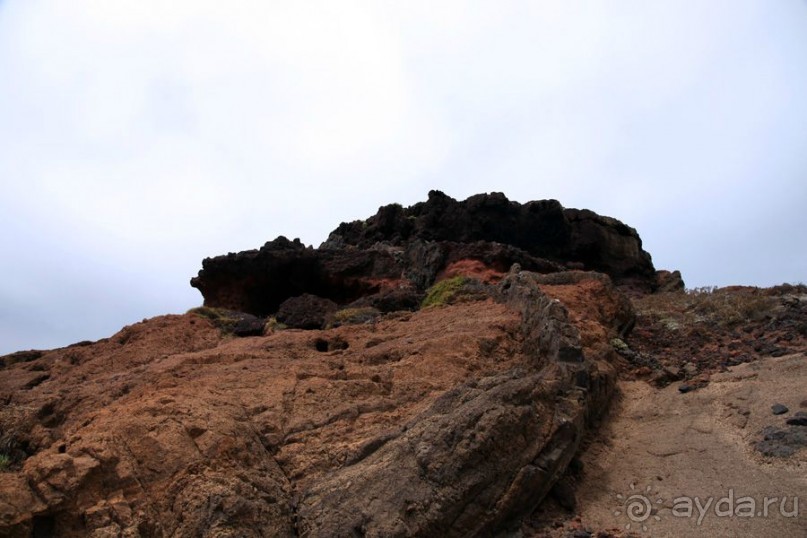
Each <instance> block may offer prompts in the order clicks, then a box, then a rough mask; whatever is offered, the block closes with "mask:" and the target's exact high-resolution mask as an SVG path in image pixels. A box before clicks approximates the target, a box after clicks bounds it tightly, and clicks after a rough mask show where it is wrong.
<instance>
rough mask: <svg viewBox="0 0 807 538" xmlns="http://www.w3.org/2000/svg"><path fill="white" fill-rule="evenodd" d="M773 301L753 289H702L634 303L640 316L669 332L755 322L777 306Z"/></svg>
mask: <svg viewBox="0 0 807 538" xmlns="http://www.w3.org/2000/svg"><path fill="white" fill-rule="evenodd" d="M777 304H778V302H777V299H776V298H774V297H771V296H770V295H767V294H765V293H764V292H763V290H759V289H756V288H740V289H738V288H715V287H712V286H705V287H702V288H694V289H690V290H687V291H686V293H658V294H652V295H648V296H646V297H643V298H641V299H638V300H637V301H635V305H636V307H637V311H638V312H639V314H640V315H650V316H654V317H656V318H657V319H659V320H660V321H661V323H662V324H663V325H664V326H666V327H667V328H668V329H670V330H677V329H679V328H680V327H682V326H692V325H693V324H698V323H714V324H717V325H721V326H727V327H730V326H735V325H738V324H741V323H745V322H749V321H758V320H760V319H763V318H764V317H765V316H766V315H769V314H770V313H771V312H772V311H773V309H774V308H775V307H776V306H777Z"/></svg>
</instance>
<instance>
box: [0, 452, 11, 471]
mask: <svg viewBox="0 0 807 538" xmlns="http://www.w3.org/2000/svg"><path fill="white" fill-rule="evenodd" d="M10 465H11V458H9V457H8V456H7V455H6V454H0V472H5V471H7V470H8V467H9V466H10Z"/></svg>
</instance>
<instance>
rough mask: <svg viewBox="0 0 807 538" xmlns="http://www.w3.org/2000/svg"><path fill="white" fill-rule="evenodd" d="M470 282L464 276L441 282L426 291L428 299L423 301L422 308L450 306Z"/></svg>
mask: <svg viewBox="0 0 807 538" xmlns="http://www.w3.org/2000/svg"><path fill="white" fill-rule="evenodd" d="M469 280H470V279H468V278H466V277H464V276H455V277H454V278H447V279H445V280H441V281H440V282H438V283H437V284H435V285H433V286H432V287H431V288H429V289H428V290H427V291H426V298H425V299H423V302H422V303H421V305H420V306H421V308H428V307H430V306H441V305H445V304H449V303H450V302H451V300H453V299H454V298H455V297H456V296H457V295H458V294H459V293H460V292H461V291H462V288H463V287H464V286H465V285H466V284H467V283H468V281H469Z"/></svg>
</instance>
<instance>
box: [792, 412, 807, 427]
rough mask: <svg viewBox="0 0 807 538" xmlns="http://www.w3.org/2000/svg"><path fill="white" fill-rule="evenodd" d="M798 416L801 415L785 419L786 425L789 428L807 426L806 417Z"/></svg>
mask: <svg viewBox="0 0 807 538" xmlns="http://www.w3.org/2000/svg"><path fill="white" fill-rule="evenodd" d="M799 415H801V413H799V414H797V415H796V416H795V417H792V418H789V419H787V423H788V424H790V425H791V426H807V416H805V415H801V416H799Z"/></svg>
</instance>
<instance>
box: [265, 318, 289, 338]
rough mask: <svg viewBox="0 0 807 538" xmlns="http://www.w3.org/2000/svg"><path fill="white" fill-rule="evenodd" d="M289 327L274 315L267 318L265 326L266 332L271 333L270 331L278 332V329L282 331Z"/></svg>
mask: <svg viewBox="0 0 807 538" xmlns="http://www.w3.org/2000/svg"><path fill="white" fill-rule="evenodd" d="M287 328H288V327H287V326H286V324H285V323H280V322H279V321H278V320H277V318H276V317H274V316H272V317H271V318H269V319H268V320H266V325H265V327H264V332H265V333H266V334H269V333H273V332H276V331H282V330H284V329H287Z"/></svg>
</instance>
